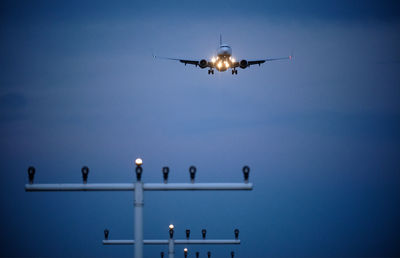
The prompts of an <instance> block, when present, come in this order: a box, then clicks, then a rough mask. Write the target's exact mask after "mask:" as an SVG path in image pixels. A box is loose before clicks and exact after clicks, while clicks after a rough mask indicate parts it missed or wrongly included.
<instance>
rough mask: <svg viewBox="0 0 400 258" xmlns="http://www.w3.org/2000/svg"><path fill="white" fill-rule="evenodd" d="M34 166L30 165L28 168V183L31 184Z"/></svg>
mask: <svg viewBox="0 0 400 258" xmlns="http://www.w3.org/2000/svg"><path fill="white" fill-rule="evenodd" d="M35 172H36V170H35V167H33V166H30V167H29V168H28V176H29V184H33V178H34V177H35Z"/></svg>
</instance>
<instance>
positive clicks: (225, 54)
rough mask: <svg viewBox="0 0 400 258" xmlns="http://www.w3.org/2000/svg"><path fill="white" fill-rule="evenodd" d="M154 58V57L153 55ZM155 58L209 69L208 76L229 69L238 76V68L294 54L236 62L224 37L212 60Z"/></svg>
mask: <svg viewBox="0 0 400 258" xmlns="http://www.w3.org/2000/svg"><path fill="white" fill-rule="evenodd" d="M153 56H154V55H153ZM154 58H161V59H168V60H175V61H179V62H181V63H184V64H185V65H187V64H191V65H195V66H196V67H197V66H198V67H200V68H201V69H204V68H209V69H208V74H214V69H215V70H217V71H219V72H225V71H227V70H228V69H229V68H230V69H232V74H237V73H238V70H237V69H236V68H238V67H240V68H242V69H246V68H247V67H250V66H251V65H256V64H258V65H259V66H260V65H261V64H263V63H265V62H270V61H276V60H285V59H288V60H292V59H293V54H292V55H290V56H288V57H279V58H266V59H260V60H246V59H242V60H240V61H236V60H235V58H234V57H233V56H232V48H231V47H230V46H228V45H227V44H222V35H220V37H219V47H218V49H217V52H216V56H214V57H212V58H211V60H206V59H201V60H200V61H198V60H188V59H179V58H169V57H160V56H154Z"/></svg>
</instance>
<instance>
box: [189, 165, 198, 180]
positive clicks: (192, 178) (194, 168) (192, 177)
mask: <svg viewBox="0 0 400 258" xmlns="http://www.w3.org/2000/svg"><path fill="white" fill-rule="evenodd" d="M196 170H197V169H196V167H195V166H190V168H189V173H190V181H192V183H193V182H194V178H195V176H196Z"/></svg>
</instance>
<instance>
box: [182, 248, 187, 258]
mask: <svg viewBox="0 0 400 258" xmlns="http://www.w3.org/2000/svg"><path fill="white" fill-rule="evenodd" d="M187 253H188V249H187V248H184V249H183V254H184V255H185V258H187Z"/></svg>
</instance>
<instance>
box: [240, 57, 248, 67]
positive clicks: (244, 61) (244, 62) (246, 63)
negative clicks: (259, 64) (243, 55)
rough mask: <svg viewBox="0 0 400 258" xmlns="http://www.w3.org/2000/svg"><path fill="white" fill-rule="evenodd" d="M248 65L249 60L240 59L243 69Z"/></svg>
mask: <svg viewBox="0 0 400 258" xmlns="http://www.w3.org/2000/svg"><path fill="white" fill-rule="evenodd" d="M248 65H249V62H247V60H244V59H243V60H240V62H239V66H240V68H242V69H245V68H246V67H247V66H248Z"/></svg>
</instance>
